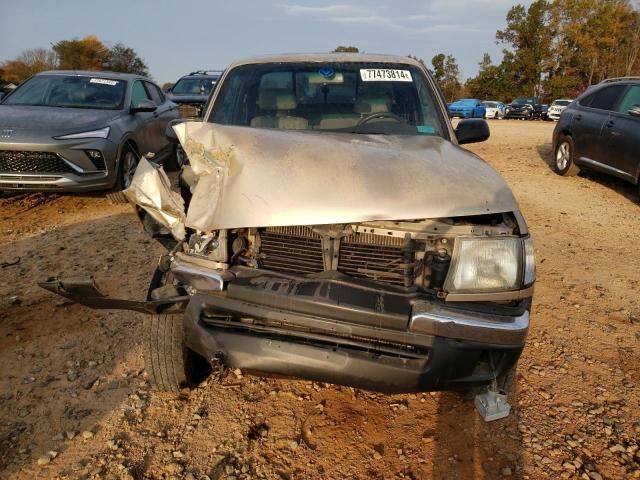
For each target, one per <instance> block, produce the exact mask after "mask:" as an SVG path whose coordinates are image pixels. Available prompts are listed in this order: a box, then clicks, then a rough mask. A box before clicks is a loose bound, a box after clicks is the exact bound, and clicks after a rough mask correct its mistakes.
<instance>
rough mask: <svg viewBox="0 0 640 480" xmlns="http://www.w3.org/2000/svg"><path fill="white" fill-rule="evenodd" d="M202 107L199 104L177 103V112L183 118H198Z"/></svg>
mask: <svg viewBox="0 0 640 480" xmlns="http://www.w3.org/2000/svg"><path fill="white" fill-rule="evenodd" d="M202 108H203V105H202V104H201V103H179V104H178V111H179V112H180V115H181V116H182V117H183V118H200V115H201V114H202Z"/></svg>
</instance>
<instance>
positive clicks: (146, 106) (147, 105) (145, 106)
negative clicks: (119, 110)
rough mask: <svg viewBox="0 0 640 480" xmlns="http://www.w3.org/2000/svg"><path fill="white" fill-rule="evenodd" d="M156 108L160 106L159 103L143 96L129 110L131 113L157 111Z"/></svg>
mask: <svg viewBox="0 0 640 480" xmlns="http://www.w3.org/2000/svg"><path fill="white" fill-rule="evenodd" d="M156 108H158V105H156V104H155V102H154V101H153V100H149V99H148V98H143V99H142V100H140V101H139V102H138V104H137V105H135V106H133V107H131V109H130V110H129V111H130V112H131V113H138V112H155V111H156Z"/></svg>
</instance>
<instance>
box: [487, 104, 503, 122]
mask: <svg viewBox="0 0 640 480" xmlns="http://www.w3.org/2000/svg"><path fill="white" fill-rule="evenodd" d="M482 104H483V105H484V107H485V108H486V109H487V114H486V117H485V118H495V119H498V118H503V117H504V108H505V105H504V103H502V102H482Z"/></svg>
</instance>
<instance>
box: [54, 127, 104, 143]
mask: <svg viewBox="0 0 640 480" xmlns="http://www.w3.org/2000/svg"><path fill="white" fill-rule="evenodd" d="M110 130H111V128H110V127H104V128H101V129H99V130H91V131H88V132H79V133H70V134H69V135H59V136H57V137H53V138H55V139H56V140H72V139H76V138H107V137H108V136H109V131H110Z"/></svg>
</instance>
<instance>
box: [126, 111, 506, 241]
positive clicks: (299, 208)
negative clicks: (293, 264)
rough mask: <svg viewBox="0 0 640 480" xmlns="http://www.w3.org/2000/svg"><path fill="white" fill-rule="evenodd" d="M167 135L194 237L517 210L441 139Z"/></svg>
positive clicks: (194, 126)
mask: <svg viewBox="0 0 640 480" xmlns="http://www.w3.org/2000/svg"><path fill="white" fill-rule="evenodd" d="M174 130H175V131H176V135H177V136H178V139H179V140H180V143H181V144H182V146H183V148H184V150H185V152H186V154H187V156H188V158H189V162H190V165H191V167H192V169H193V174H194V177H195V178H194V180H195V186H192V193H193V197H192V199H191V203H190V205H189V209H188V211H187V212H186V222H185V225H186V227H188V228H193V229H195V230H200V231H211V230H217V229H232V228H243V227H269V226H288V225H322V224H339V223H353V222H366V221H373V220H402V219H420V218H444V217H457V216H468V215H482V214H489V213H502V212H514V211H517V210H518V205H517V203H516V201H515V199H514V197H513V194H512V193H511V190H510V189H509V187H508V186H507V184H506V183H505V182H504V180H503V179H502V178H501V177H500V175H499V174H498V173H497V172H496V171H495V170H494V169H493V168H491V166H489V165H488V164H487V163H486V162H484V161H483V160H482V159H480V158H479V157H477V156H476V155H474V154H472V153H470V152H468V151H466V150H464V149H462V148H460V147H458V146H457V145H454V144H452V143H451V142H449V141H447V140H445V139H443V138H440V137H435V136H426V135H404V136H400V135H358V134H348V133H331V132H322V133H319V132H314V131H286V130H275V129H265V128H251V127H237V126H228V125H219V124H213V123H207V122H185V123H182V124H179V125H176V126H175V127H174ZM136 175H137V174H136Z"/></svg>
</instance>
